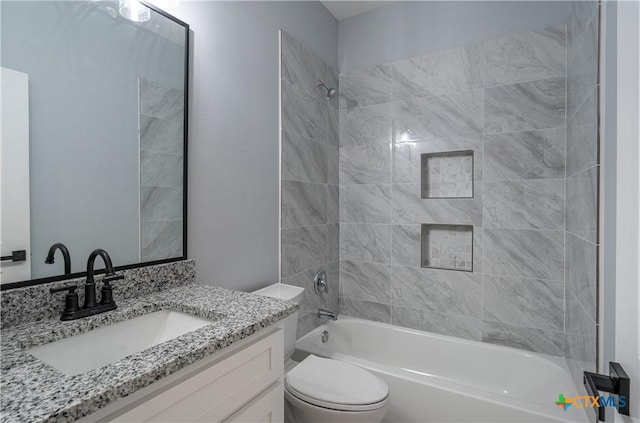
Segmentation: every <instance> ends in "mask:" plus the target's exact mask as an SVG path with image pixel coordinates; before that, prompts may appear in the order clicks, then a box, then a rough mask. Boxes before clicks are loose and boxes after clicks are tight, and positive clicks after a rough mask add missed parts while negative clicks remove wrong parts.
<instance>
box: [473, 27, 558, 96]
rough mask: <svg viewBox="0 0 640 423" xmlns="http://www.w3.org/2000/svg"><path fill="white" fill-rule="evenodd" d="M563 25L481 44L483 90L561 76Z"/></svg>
mask: <svg viewBox="0 0 640 423" xmlns="http://www.w3.org/2000/svg"><path fill="white" fill-rule="evenodd" d="M565 35H566V24H561V25H557V26H553V27H549V28H546V29H543V30H540V31H531V32H525V33H521V34H516V35H510V36H508V37H504V38H498V39H495V40H489V41H485V43H484V69H485V86H487V87H491V86H495V85H504V84H513V83H515V82H523V81H533V80H537V79H545V78H552V77H555V76H564V75H565V72H566V42H565Z"/></svg>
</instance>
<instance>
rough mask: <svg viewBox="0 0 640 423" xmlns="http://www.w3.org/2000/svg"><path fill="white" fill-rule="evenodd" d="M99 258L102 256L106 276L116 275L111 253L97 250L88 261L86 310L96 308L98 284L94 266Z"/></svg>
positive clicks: (85, 296) (85, 294)
mask: <svg viewBox="0 0 640 423" xmlns="http://www.w3.org/2000/svg"><path fill="white" fill-rule="evenodd" d="M98 256H100V257H101V258H102V261H104V265H105V268H106V276H113V275H115V274H116V272H115V271H114V270H113V264H112V263H111V257H109V253H107V252H106V251H105V250H103V249H102V248H98V249H97V250H93V251H92V252H91V254H89V259H88V260H87V282H86V283H85V285H84V306H83V307H84V308H92V307H95V306H96V282H95V280H94V274H95V269H94V266H95V262H96V257H98Z"/></svg>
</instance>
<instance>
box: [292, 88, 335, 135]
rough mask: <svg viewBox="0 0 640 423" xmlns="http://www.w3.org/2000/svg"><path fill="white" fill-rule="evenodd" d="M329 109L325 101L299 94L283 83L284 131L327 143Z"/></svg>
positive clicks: (309, 95)
mask: <svg viewBox="0 0 640 423" xmlns="http://www.w3.org/2000/svg"><path fill="white" fill-rule="evenodd" d="M327 107H328V106H327V104H326V103H325V102H324V100H318V99H317V98H315V97H313V96H312V95H311V94H307V93H302V92H299V91H297V90H296V89H295V88H294V87H293V86H292V85H290V84H289V83H287V82H285V81H282V110H281V112H282V129H284V130H286V131H289V132H292V133H294V134H298V135H302V136H304V137H307V138H311V139H313V140H314V141H321V142H326V141H327V119H328V118H327V113H328V110H327Z"/></svg>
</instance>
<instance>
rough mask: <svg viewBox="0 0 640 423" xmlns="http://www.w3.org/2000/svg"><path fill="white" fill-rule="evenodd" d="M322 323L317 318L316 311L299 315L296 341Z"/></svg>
mask: <svg viewBox="0 0 640 423" xmlns="http://www.w3.org/2000/svg"><path fill="white" fill-rule="evenodd" d="M323 323H324V322H323V321H322V319H319V318H318V315H317V311H315V312H310V313H307V314H304V315H303V314H302V313H301V314H300V315H299V317H298V327H297V328H296V340H297V339H300V338H302V337H303V336H305V335H306V334H308V333H309V332H311V331H312V330H314V329H315V328H317V327H318V326H320V325H321V324H323Z"/></svg>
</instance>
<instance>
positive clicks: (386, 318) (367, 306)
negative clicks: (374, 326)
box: [338, 296, 391, 323]
mask: <svg viewBox="0 0 640 423" xmlns="http://www.w3.org/2000/svg"><path fill="white" fill-rule="evenodd" d="M338 304H339V308H340V314H344V315H346V316H352V317H358V318H360V319H366V320H373V321H375V322H382V323H391V306H390V305H389V304H382V303H376V302H372V301H363V300H358V299H354V298H348V297H342V296H341V297H340V298H339V299H338Z"/></svg>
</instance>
